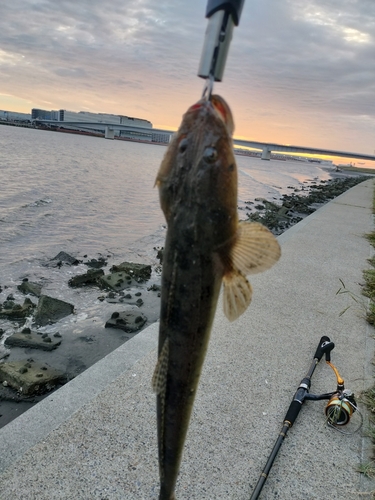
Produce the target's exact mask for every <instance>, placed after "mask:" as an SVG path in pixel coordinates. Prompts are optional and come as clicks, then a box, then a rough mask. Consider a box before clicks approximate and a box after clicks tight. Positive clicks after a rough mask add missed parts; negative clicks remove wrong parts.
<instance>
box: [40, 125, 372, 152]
mask: <svg viewBox="0 0 375 500" xmlns="http://www.w3.org/2000/svg"><path fill="white" fill-rule="evenodd" d="M35 123H36V125H38V124H43V125H51V126H53V127H73V128H75V129H81V130H86V131H87V130H92V131H94V130H95V131H101V132H104V134H105V137H106V138H107V139H114V133H115V130H119V131H121V130H124V131H127V132H130V133H133V134H137V135H144V136H145V139H146V140H147V138H149V140H151V139H152V135H153V134H165V135H169V138H170V137H171V136H172V135H173V134H174V133H175V132H176V131H173V130H163V129H157V128H146V127H135V126H132V125H120V124H114V123H97V122H72V121H54V120H35ZM233 143H234V144H235V145H236V146H242V147H247V148H252V149H257V150H261V151H262V156H261V158H262V160H270V159H271V153H272V152H275V151H277V152H283V153H302V154H315V155H324V156H337V157H341V158H353V159H358V160H370V161H375V156H374V155H367V154H362V153H352V152H348V151H336V150H332V149H321V148H310V147H306V146H292V145H289V144H288V145H286V144H276V143H272V142H259V141H247V140H244V139H236V138H233Z"/></svg>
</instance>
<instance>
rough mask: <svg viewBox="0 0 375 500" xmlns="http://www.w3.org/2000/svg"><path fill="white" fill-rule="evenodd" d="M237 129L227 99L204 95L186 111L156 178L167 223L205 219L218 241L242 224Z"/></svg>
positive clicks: (202, 220)
mask: <svg viewBox="0 0 375 500" xmlns="http://www.w3.org/2000/svg"><path fill="white" fill-rule="evenodd" d="M233 130H234V124H233V118H232V113H231V111H230V108H229V106H228V105H227V103H226V102H225V101H224V99H223V98H221V97H220V96H217V95H213V96H212V97H211V99H210V100H205V99H201V100H200V101H198V102H197V103H196V104H194V105H193V106H191V107H190V108H189V109H188V110H187V112H186V113H185V114H184V116H183V120H182V123H181V126H180V128H179V129H178V131H177V133H176V134H175V136H174V137H173V139H172V141H171V143H170V145H169V147H168V149H167V151H166V154H165V156H164V159H163V161H162V163H161V166H160V169H159V172H158V175H157V178H156V185H157V186H158V188H159V195H160V203H161V207H162V210H163V212H164V215H165V218H166V220H167V223H168V225H169V224H171V223H173V221H174V220H175V219H176V218H179V217H182V215H181V214H182V213H183V214H185V215H184V217H185V219H184V222H186V221H187V219H188V218H189V217H190V223H191V224H194V222H197V221H201V223H202V224H203V225H205V226H206V228H205V234H207V237H209V236H210V234H212V237H213V238H214V239H215V243H216V244H217V245H220V244H222V243H223V241H226V240H228V238H230V236H231V234H233V232H234V231H235V228H236V226H237V222H238V216H237V167H236V162H235V158H234V152H233V141H232V134H233ZM210 231H211V232H210ZM212 231H214V232H215V234H213V233H212Z"/></svg>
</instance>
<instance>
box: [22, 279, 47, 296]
mask: <svg viewBox="0 0 375 500" xmlns="http://www.w3.org/2000/svg"><path fill="white" fill-rule="evenodd" d="M17 288H18V290H19V291H20V292H22V293H24V294H30V295H35V297H40V294H41V293H42V287H41V286H40V285H38V283H33V282H31V281H23V282H22V284H21V285H18V286H17Z"/></svg>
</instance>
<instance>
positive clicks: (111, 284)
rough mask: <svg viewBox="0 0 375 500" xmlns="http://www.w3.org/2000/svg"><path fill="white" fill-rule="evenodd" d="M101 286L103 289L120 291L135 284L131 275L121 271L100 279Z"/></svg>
mask: <svg viewBox="0 0 375 500" xmlns="http://www.w3.org/2000/svg"><path fill="white" fill-rule="evenodd" d="M99 284H100V286H102V287H103V288H112V290H116V291H119V290H123V289H124V288H127V287H129V286H131V285H132V284H134V282H133V280H132V277H131V276H130V274H126V273H125V272H124V271H121V272H114V273H111V274H106V275H105V276H101V277H100V278H99Z"/></svg>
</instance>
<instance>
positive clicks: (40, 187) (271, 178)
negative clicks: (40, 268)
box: [0, 126, 329, 284]
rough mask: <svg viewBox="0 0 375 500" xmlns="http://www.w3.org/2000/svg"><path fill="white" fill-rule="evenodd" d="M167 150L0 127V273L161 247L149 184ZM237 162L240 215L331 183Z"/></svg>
mask: <svg viewBox="0 0 375 500" xmlns="http://www.w3.org/2000/svg"><path fill="white" fill-rule="evenodd" d="M165 149H166V148H165V146H159V145H148V144H143V143H134V142H125V141H118V140H115V141H110V140H105V139H100V138H96V137H90V136H82V135H73V134H65V133H59V132H49V131H41V130H34V129H25V128H17V127H8V126H1V127H0V150H1V156H0V172H1V190H0V271H3V272H4V266H5V267H9V266H12V267H13V266H14V265H17V264H18V265H21V267H22V263H24V262H29V261H30V260H32V259H42V258H52V257H54V256H55V255H56V254H57V253H58V252H59V251H60V250H65V251H67V252H70V253H73V254H75V253H77V252H80V253H82V252H83V253H90V254H94V253H102V254H103V253H104V254H105V253H108V252H112V253H114V254H116V255H121V254H122V253H126V250H127V248H128V247H130V246H132V247H133V249H134V248H135V249H136V247H137V244H136V242H137V241H139V240H142V239H143V238H145V237H149V238H150V242H151V243H152V240H153V238H152V236H153V235H154V236H155V241H156V240H158V237H160V228H161V227H162V225H163V224H164V218H163V215H162V212H161V210H160V207H159V199H158V192H157V189H156V188H154V182H155V176H156V173H157V170H158V167H159V165H160V162H161V160H162V157H163V155H164V153H165ZM236 159H237V164H238V172H239V207H240V208H244V207H245V205H244V203H245V202H246V201H253V200H254V199H255V198H266V199H269V200H271V201H272V200H276V201H277V200H279V199H280V197H281V195H282V194H283V193H285V192H288V189H290V188H291V187H299V186H300V185H301V184H303V183H306V182H309V181H313V180H314V179H315V180H317V179H328V178H329V173H328V172H326V171H325V170H323V169H322V168H320V167H319V166H317V165H316V164H312V163H302V162H295V161H262V160H260V159H255V158H251V157H245V156H237V157H236ZM289 192H290V191H289ZM241 215H242V214H241ZM143 244H144V243H140V249H141V247H142V246H143ZM134 245H135V246H134ZM0 284H1V281H0Z"/></svg>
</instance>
